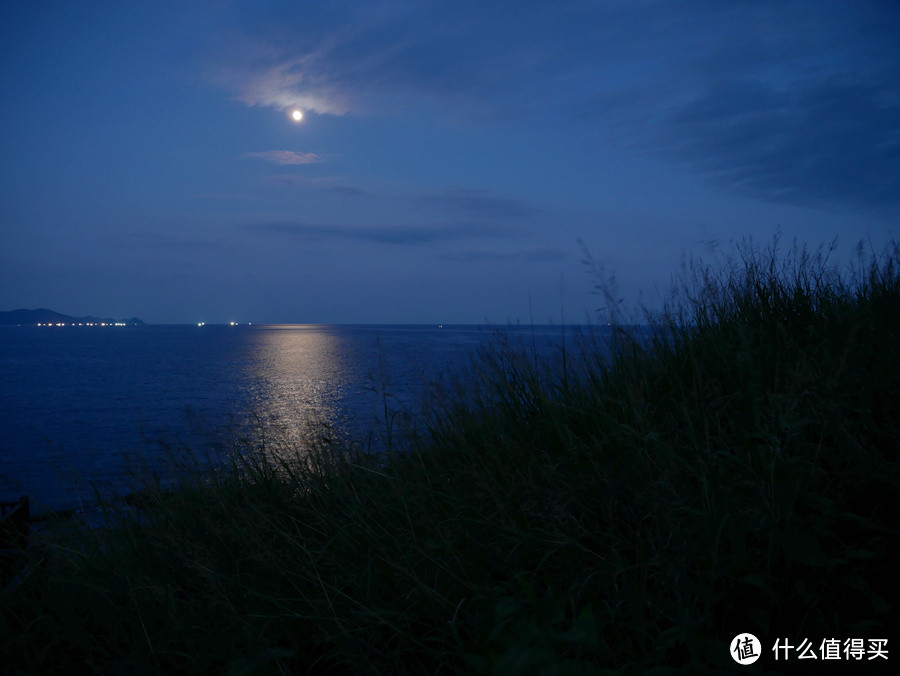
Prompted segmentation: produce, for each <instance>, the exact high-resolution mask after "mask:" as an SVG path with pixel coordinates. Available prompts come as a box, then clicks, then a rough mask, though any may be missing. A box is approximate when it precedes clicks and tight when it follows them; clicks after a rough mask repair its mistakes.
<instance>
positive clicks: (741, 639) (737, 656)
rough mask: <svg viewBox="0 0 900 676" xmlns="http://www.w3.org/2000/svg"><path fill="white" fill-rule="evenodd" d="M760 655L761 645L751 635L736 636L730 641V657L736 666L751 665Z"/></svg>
mask: <svg viewBox="0 0 900 676" xmlns="http://www.w3.org/2000/svg"><path fill="white" fill-rule="evenodd" d="M761 654H762V643H760V642H759V639H758V638H756V637H755V636H754V635H753V634H738V635H737V636H735V637H734V638H733V639H731V657H732V658H733V659H734V661H735V662H737V663H738V664H753V663H754V662H756V660H758V659H759V656H760V655H761Z"/></svg>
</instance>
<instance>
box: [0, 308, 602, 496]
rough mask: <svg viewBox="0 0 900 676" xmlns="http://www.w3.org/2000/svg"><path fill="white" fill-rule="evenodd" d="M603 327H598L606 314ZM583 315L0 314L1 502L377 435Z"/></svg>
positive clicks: (378, 445) (552, 344)
mask: <svg viewBox="0 0 900 676" xmlns="http://www.w3.org/2000/svg"><path fill="white" fill-rule="evenodd" d="M603 328H606V327H603ZM585 329H587V330H588V331H595V330H596V331H599V330H600V329H590V328H589V327H578V328H573V327H560V326H531V325H529V326H520V325H514V326H503V327H496V326H472V325H465V326H433V325H429V326H420V325H384V326H372V325H365V326H349V325H339V326H326V325H236V326H231V325H224V326H220V325H203V326H195V325H172V326H163V325H144V326H106V327H99V326H93V327H90V326H63V327H59V326H52V327H47V326H42V327H37V326H4V327H0V501H11V500H16V499H18V498H19V497H20V496H22V495H27V496H29V498H30V499H31V503H32V510H33V512H34V513H37V514H39V513H41V512H50V511H61V510H71V509H76V510H83V509H89V508H90V507H91V506H92V505H93V506H94V507H96V504H97V500H98V498H101V499H102V500H103V501H109V500H116V499H119V498H122V497H124V496H125V495H127V494H128V493H129V492H132V491H134V490H136V487H138V486H139V485H140V481H141V480H142V479H139V478H138V477H146V476H148V473H150V474H152V473H154V472H155V473H160V474H162V475H165V476H162V477H161V478H160V477H158V479H159V480H161V481H163V482H165V481H170V482H175V483H177V477H173V476H171V475H170V474H166V473H167V472H168V473H171V472H172V471H175V470H173V469H172V467H173V466H175V465H174V464H173V463H172V462H171V459H172V458H173V457H175V456H183V455H184V454H185V453H190V454H191V455H195V456H197V457H202V458H205V459H206V461H207V462H210V461H211V462H213V463H215V462H218V461H221V462H226V461H227V457H228V453H229V452H233V449H234V448H236V447H241V448H243V449H245V450H246V449H253V448H280V449H285V448H297V449H302V447H303V444H304V443H307V442H308V440H309V438H310V437H309V435H310V434H313V435H318V436H319V437H320V438H321V437H322V436H327V437H342V438H345V439H352V440H354V442H355V443H357V444H359V446H360V447H365V448H368V449H370V450H379V449H383V448H384V447H385V445H386V444H392V443H393V440H394V439H397V438H399V435H408V434H410V433H411V432H412V430H414V429H418V430H422V429H424V427H423V425H422V421H423V420H424V419H425V417H426V416H427V415H428V414H429V412H430V411H431V410H433V409H434V407H435V404H438V405H439V404H440V403H441V400H442V399H443V398H446V397H448V396H451V395H450V394H449V393H451V392H454V391H457V388H456V385H457V384H458V383H460V382H465V380H466V379H467V378H472V377H473V376H472V372H473V364H474V363H475V360H476V359H477V357H478V355H479V353H480V351H483V350H486V349H488V348H489V347H490V346H492V345H494V346H496V345H499V344H506V345H512V346H514V347H517V348H518V349H522V350H524V351H525V352H526V353H527V354H529V355H531V357H532V358H533V359H536V360H538V361H546V362H553V361H558V360H559V359H561V358H562V356H563V355H564V353H565V349H566V340H568V341H569V345H570V346H571V345H572V344H573V341H574V339H575V337H574V334H577V335H578V337H579V338H580V339H581V340H583V339H584V336H585V333H584V331H585Z"/></svg>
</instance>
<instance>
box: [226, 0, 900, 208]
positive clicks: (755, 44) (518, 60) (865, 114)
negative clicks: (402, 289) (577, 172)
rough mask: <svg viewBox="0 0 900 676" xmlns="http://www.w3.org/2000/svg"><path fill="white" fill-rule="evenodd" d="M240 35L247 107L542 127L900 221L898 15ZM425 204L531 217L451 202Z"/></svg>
mask: <svg viewBox="0 0 900 676" xmlns="http://www.w3.org/2000/svg"><path fill="white" fill-rule="evenodd" d="M239 23H240V26H241V28H240V30H241V32H242V42H241V43H240V44H239V45H238V46H237V47H235V48H234V49H233V50H232V51H233V53H234V56H233V60H232V61H231V62H230V63H228V62H227V60H226V59H223V63H222V64H221V67H220V70H219V73H220V76H221V82H222V84H223V85H224V86H226V87H227V88H229V89H230V90H231V91H233V92H234V93H235V95H236V97H237V98H238V99H239V100H241V101H244V102H245V103H246V104H248V105H260V106H272V107H275V108H280V109H286V108H290V107H294V106H297V107H302V108H304V109H306V110H311V111H314V112H318V113H322V114H332V115H346V114H349V113H354V114H364V113H368V112H374V113H379V114H382V115H385V114H386V115H398V116H399V115H403V114H405V112H408V108H409V107H411V106H416V107H419V108H421V107H422V106H429V105H430V106H431V111H432V112H433V113H434V115H436V116H437V115H443V116H449V117H452V118H454V119H455V118H459V117H467V118H469V119H477V120H480V119H485V118H487V119H491V120H510V119H518V120H539V119H544V117H543V116H546V115H547V114H552V115H554V116H558V117H559V118H561V119H566V120H569V121H575V122H578V123H581V124H583V125H585V126H586V127H591V128H593V129H598V130H601V131H602V132H604V133H605V136H606V141H607V142H609V143H613V144H618V145H620V146H624V147H625V148H627V149H628V150H630V151H633V152H636V153H639V154H645V155H651V156H656V157H662V158H666V159H667V160H673V161H675V162H676V163H678V164H680V165H682V166H683V167H686V168H688V169H689V170H691V171H693V172H696V173H698V174H701V175H705V176H708V177H709V178H710V179H711V180H712V181H713V182H714V183H715V185H717V186H718V187H720V188H721V189H722V190H726V191H733V192H738V193H742V194H748V195H751V196H753V197H756V198H760V199H764V200H771V201H781V202H789V203H792V204H799V205H804V206H809V205H815V206H823V205H836V206H841V207H852V208H856V207H863V208H866V209H888V210H889V209H896V208H897V207H900V190H898V187H900V186H898V183H897V182H898V180H900V179H898V176H900V171H898V170H897V162H898V137H900V42H898V41H897V40H896V35H897V34H900V11H898V8H897V6H896V3H890V2H875V1H874V0H873V1H872V2H866V3H809V2H804V1H801V0H778V1H777V2H776V1H774V0H772V1H769V2H767V1H761V2H748V1H735V2H728V3H722V2H718V1H717V0H688V1H687V2H684V3H677V4H676V3H665V2H659V1H657V0H646V1H644V2H624V1H608V2H603V3H593V2H572V3H559V4H557V5H553V6H552V9H548V5H547V3H545V2H538V1H537V0H519V1H518V2H507V1H495V2H484V1H481V2H477V1H476V0H456V1H455V2H433V3H421V2H414V1H413V0H384V1H383V2H379V3H371V4H366V5H365V6H364V7H363V6H360V5H358V4H356V3H322V4H321V5H316V4H313V5H311V4H309V3H289V2H286V1H283V2H280V1H277V0H276V1H275V2H271V3H254V4H253V5H247V7H246V8H245V9H244V11H243V13H242V14H241V17H240V22H239ZM600 150H602V149H600ZM421 199H422V201H431V202H432V203H434V204H442V205H443V206H444V207H446V208H448V209H455V210H459V211H467V210H468V211H470V212H472V213H477V212H478V211H479V209H482V210H484V212H485V213H488V212H490V211H491V209H493V210H494V212H493V213H494V215H495V216H497V217H501V216H500V214H501V213H503V214H506V215H504V216H502V217H504V218H506V217H508V218H521V217H525V216H526V213H524V212H520V213H519V214H518V215H514V214H515V210H516V205H512V204H508V205H505V206H504V205H500V204H495V205H493V206H492V205H490V204H489V203H488V201H487V200H486V199H482V196H478V195H473V194H468V195H467V194H465V193H461V192H460V193H457V194H453V193H445V194H440V193H435V194H431V195H423V196H422V198H421Z"/></svg>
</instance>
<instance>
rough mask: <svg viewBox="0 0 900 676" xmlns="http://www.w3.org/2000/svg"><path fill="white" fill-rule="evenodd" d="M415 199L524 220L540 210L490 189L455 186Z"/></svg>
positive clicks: (469, 212) (433, 204)
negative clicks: (493, 192)
mask: <svg viewBox="0 0 900 676" xmlns="http://www.w3.org/2000/svg"><path fill="white" fill-rule="evenodd" d="M415 200H416V201H417V202H419V203H420V204H424V205H427V206H437V207H440V208H443V209H447V210H449V211H460V212H464V213H468V214H470V215H474V216H479V217H483V218H491V219H509V220H523V219H528V218H531V217H532V216H535V215H536V214H538V213H539V212H540V210H539V209H538V208H536V207H534V206H531V205H530V204H527V203H526V202H524V201H523V200H518V199H513V198H509V197H502V196H500V195H494V194H491V192H490V191H488V190H482V189H472V188H454V189H449V190H436V191H431V192H425V193H422V194H420V195H418V196H417V197H416V198H415Z"/></svg>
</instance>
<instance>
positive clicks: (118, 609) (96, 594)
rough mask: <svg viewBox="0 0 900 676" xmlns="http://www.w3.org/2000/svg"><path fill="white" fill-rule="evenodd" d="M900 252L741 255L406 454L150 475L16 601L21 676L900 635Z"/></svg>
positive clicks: (705, 654) (500, 391) (498, 363)
mask: <svg viewBox="0 0 900 676" xmlns="http://www.w3.org/2000/svg"><path fill="white" fill-rule="evenodd" d="M898 263H900V251H898V248H897V247H896V246H894V247H892V248H891V249H889V250H887V251H886V252H885V253H883V254H882V255H877V256H876V255H872V256H870V257H869V258H868V260H866V261H864V264H860V265H859V266H858V267H857V268H856V270H855V272H854V273H853V274H850V273H846V272H842V271H841V270H839V269H838V268H835V267H833V266H830V265H829V264H828V262H827V260H826V258H825V257H824V255H822V253H821V252H819V253H818V254H809V253H808V252H806V251H804V250H802V249H798V248H795V249H792V250H791V251H789V252H787V253H786V254H784V255H782V254H780V253H779V252H778V250H777V249H775V248H774V247H773V248H772V249H770V250H768V251H765V252H760V251H758V250H754V249H752V248H750V247H744V248H743V249H741V250H739V252H738V258H736V259H734V262H732V263H730V264H729V263H726V264H724V265H723V266H720V267H717V268H714V269H713V268H706V267H702V266H701V267H697V268H695V270H694V273H695V274H694V275H693V277H689V278H686V279H685V285H684V286H683V288H682V289H681V291H680V292H679V294H678V295H677V296H676V298H675V299H674V300H673V302H672V303H671V304H670V306H669V308H668V309H667V310H666V311H665V312H664V313H663V314H662V315H660V316H658V317H655V320H656V324H655V328H654V330H653V331H651V332H647V331H643V332H641V331H638V330H634V329H633V330H628V329H627V328H626V327H619V328H618V329H617V331H616V332H615V333H614V336H615V338H614V340H613V343H614V345H613V347H614V348H615V349H614V350H612V351H611V350H610V349H608V348H607V346H604V345H597V346H594V348H593V349H585V350H584V351H582V352H580V353H578V354H577V355H576V354H569V355H567V356H566V359H565V360H564V363H565V369H564V370H553V369H549V368H548V367H546V366H545V365H544V364H542V363H540V362H539V361H538V360H537V359H536V358H535V357H534V355H529V354H528V353H527V351H517V350H515V349H512V348H510V347H504V346H503V345H502V344H498V345H497V346H495V347H494V348H493V349H492V350H491V351H488V352H486V353H484V354H482V355H480V358H479V360H478V361H477V362H476V363H475V364H473V367H472V373H471V374H470V377H469V378H468V379H467V380H466V381H465V384H464V386H461V389H460V391H459V392H458V393H456V394H455V395H453V396H450V397H449V398H448V399H446V400H445V402H444V406H443V407H442V408H441V410H440V412H439V413H437V414H435V416H434V417H433V418H432V419H431V420H429V421H428V424H429V434H428V436H427V439H425V440H421V439H420V440H418V441H414V442H413V443H412V444H411V447H410V448H408V449H404V452H403V453H393V454H391V455H390V456H389V457H388V458H384V457H373V456H368V455H366V454H363V453H358V452H353V447H352V444H348V443H346V442H341V441H340V440H338V439H335V438H332V437H330V436H327V435H325V434H322V435H319V436H318V437H315V438H314V439H313V440H312V441H311V442H310V444H309V445H308V446H307V447H305V448H303V449H302V450H297V451H294V452H288V449H283V448H282V449H277V448H276V449H275V452H273V451H272V449H269V451H268V452H267V453H259V452H257V451H256V450H255V449H244V451H243V452H236V453H235V455H234V460H233V462H232V464H231V466H230V467H228V468H226V469H223V470H221V471H219V472H215V473H199V472H197V473H194V474H190V475H188V476H187V477H186V478H185V481H184V485H183V486H182V487H181V489H180V491H179V492H178V493H176V494H174V495H170V494H167V493H165V492H164V491H162V490H161V489H158V488H154V487H153V486H152V485H151V486H149V487H148V491H147V493H146V494H145V501H146V502H147V503H148V504H147V507H148V509H147V510H146V512H145V513H144V512H142V514H144V515H143V516H140V518H138V517H133V516H126V517H124V518H122V519H119V518H118V517H116V515H115V514H113V513H112V512H111V513H110V519H111V521H114V522H115V525H116V527H115V528H111V529H108V530H107V529H95V530H93V531H89V532H84V531H76V532H74V533H70V534H68V535H67V534H65V533H57V534H56V535H55V536H54V539H53V543H52V550H51V554H50V556H49V561H48V565H46V566H45V567H43V568H40V569H38V571H37V572H36V573H35V574H34V575H32V577H31V578H30V579H29V580H28V582H27V583H26V584H25V585H23V586H22V587H21V588H20V589H19V590H18V591H17V592H16V594H14V595H13V596H11V597H10V598H7V599H5V600H4V601H3V608H2V625H0V641H2V644H0V648H2V653H3V654H4V655H6V656H8V660H9V661H8V665H9V666H8V668H9V669H11V670H13V671H15V670H20V671H24V672H31V673H42V672H50V671H57V670H63V669H79V667H80V669H79V670H83V668H84V666H87V667H88V668H89V669H93V670H95V671H98V672H103V673H118V672H123V673H135V674H139V673H154V674H155V673H160V672H163V671H167V672H180V673H236V674H237V673H294V672H299V673H305V672H313V673H326V672H332V671H333V672H347V673H441V672H443V673H457V672H467V671H468V672H474V673H498V674H507V673H545V674H557V673H558V674H563V673H566V674H576V673H598V672H601V670H604V669H608V670H620V671H623V672H629V671H635V672H639V671H641V670H644V669H649V668H652V667H656V666H666V667H670V668H672V670H673V671H677V670H679V669H681V670H683V671H684V673H704V672H712V671H716V670H718V669H731V668H733V667H734V666H736V665H735V664H734V662H732V661H731V659H730V657H729V653H728V651H729V642H730V640H731V639H732V637H734V636H735V635H736V634H738V633H741V632H752V633H754V634H756V635H757V636H759V637H760V638H761V639H762V641H763V646H764V650H765V651H766V652H769V651H770V649H771V645H772V643H773V642H774V640H775V639H776V638H789V639H790V640H791V642H792V643H794V644H797V643H799V642H800V640H802V639H803V638H809V639H810V640H812V641H813V642H814V643H815V644H816V645H818V643H819V641H821V639H823V638H841V639H844V638H852V637H868V638H890V637H891V636H893V631H894V629H895V627H896V624H895V619H894V618H895V616H896V612H897V595H896V592H895V591H894V589H895V588H896V585H895V584H894V581H893V578H894V576H895V570H896V568H895V563H894V562H895V561H896V560H897V557H898V555H900V548H898V541H900V538H898V528H897V520H896V518H895V517H894V516H893V510H894V508H895V505H896V504H898V500H900V480H898V472H897V469H898V446H900V431H898V429H897V421H898V420H900V410H898V409H900V392H898V389H900V388H898V385H900V354H898V348H897V345H898V342H900V274H898V273H900V270H898V267H897V266H898ZM576 356H577V357H578V359H576ZM338 447H340V448H341V449H342V450H341V451H337V450H336V448H338ZM891 647H892V646H890V644H889V646H888V648H889V649H890V648H891ZM771 659H772V658H771V654H768V655H764V656H763V658H762V660H761V661H760V663H759V664H763V665H764V666H765V663H766V662H768V665H767V666H768V667H769V668H772V667H774V666H777V665H774V664H773V663H772V661H771ZM842 666H844V667H845V668H852V667H850V666H849V665H842Z"/></svg>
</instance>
